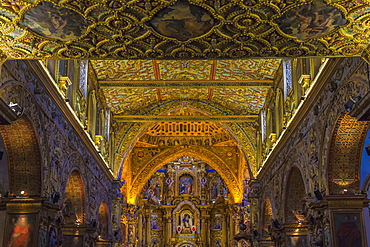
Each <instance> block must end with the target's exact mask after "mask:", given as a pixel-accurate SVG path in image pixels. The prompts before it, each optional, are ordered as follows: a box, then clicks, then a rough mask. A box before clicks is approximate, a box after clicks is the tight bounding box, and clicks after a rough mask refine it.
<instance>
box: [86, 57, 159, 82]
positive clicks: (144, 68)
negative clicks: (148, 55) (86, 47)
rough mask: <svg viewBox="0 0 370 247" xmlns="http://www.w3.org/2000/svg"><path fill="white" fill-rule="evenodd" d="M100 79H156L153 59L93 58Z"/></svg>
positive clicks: (92, 62)
mask: <svg viewBox="0 0 370 247" xmlns="http://www.w3.org/2000/svg"><path fill="white" fill-rule="evenodd" d="M91 64H92V66H93V68H94V69H95V72H96V74H97V76H98V80H105V81H108V80H113V81H116V80H155V73H154V67H153V61H152V60H92V61H91Z"/></svg>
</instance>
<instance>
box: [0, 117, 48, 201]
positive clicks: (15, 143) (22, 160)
mask: <svg viewBox="0 0 370 247" xmlns="http://www.w3.org/2000/svg"><path fill="white" fill-rule="evenodd" d="M0 133H1V135H2V137H3V140H4V144H5V148H6V153H7V157H8V168H9V193H10V194H14V195H19V194H20V192H21V191H25V194H27V195H40V194H41V181H42V179H41V160H40V149H39V144H38V141H37V136H36V133H35V130H34V128H33V125H32V123H31V121H30V120H29V119H28V118H27V117H26V116H22V117H21V118H20V119H18V120H17V121H15V122H13V123H12V124H11V125H1V126H0Z"/></svg>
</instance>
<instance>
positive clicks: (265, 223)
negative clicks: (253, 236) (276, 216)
mask: <svg viewBox="0 0 370 247" xmlns="http://www.w3.org/2000/svg"><path fill="white" fill-rule="evenodd" d="M272 219H273V214H272V207H271V203H270V200H269V199H268V198H266V199H265V202H264V207H263V211H262V236H266V235H268V232H269V227H270V225H271V220H272Z"/></svg>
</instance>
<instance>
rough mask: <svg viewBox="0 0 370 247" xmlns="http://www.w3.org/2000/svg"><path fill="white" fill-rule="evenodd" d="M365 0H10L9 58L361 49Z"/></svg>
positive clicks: (5, 54) (5, 43) (6, 7)
mask: <svg viewBox="0 0 370 247" xmlns="http://www.w3.org/2000/svg"><path fill="white" fill-rule="evenodd" d="M369 13H370V5H369V1H360V0H335V1H334V0H315V1H314V0H300V1H291V0H281V1H274V0H254V1H250V0H244V1H243V0H240V1H239V0H188V1H187V0H156V1H154V0H89V1H85V0H83V1H80V0H64V1H58V0H54V1H41V0H17V1H12V0H3V1H1V3H0V34H1V37H0V40H1V42H0V51H1V56H2V58H8V59H20V58H24V59H31V58H34V59H35V58H36V59H37V58H43V59H47V58H59V59H66V58H67V59H68V58H71V59H73V58H81V59H83V58H84V59H117V60H120V59H126V60H127V59H144V60H152V59H157V60H163V59H165V60H170V59H198V60H201V59H206V58H207V59H210V58H211V59H212V58H213V59H246V58H267V57H270V58H272V57H275V58H276V57H302V56H360V55H362V54H363V52H364V51H366V49H367V47H368V45H369V42H370V39H369V35H370V32H369V28H370V21H369V20H370V15H369Z"/></svg>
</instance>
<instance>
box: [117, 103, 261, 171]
mask: <svg viewBox="0 0 370 247" xmlns="http://www.w3.org/2000/svg"><path fill="white" fill-rule="evenodd" d="M183 104H184V100H173V101H169V102H165V103H163V104H161V105H158V106H156V107H155V108H151V109H143V110H142V111H141V112H140V113H141V114H143V115H149V114H153V115H164V114H168V113H169V112H172V111H176V110H179V109H181V108H182V107H183ZM186 108H187V109H192V110H194V111H198V112H199V113H200V114H201V115H208V114H210V115H213V114H214V115H228V114H232V112H230V110H228V109H225V108H223V107H221V106H219V105H214V104H210V103H209V102H202V101H199V100H191V99H187V100H186ZM200 109H202V110H200ZM221 125H222V126H223V128H224V129H225V130H226V131H227V132H229V133H230V134H231V135H232V136H233V137H235V140H237V142H238V143H239V146H240V148H241V150H242V151H243V153H244V154H245V156H246V157H248V164H249V166H250V170H251V171H252V173H253V176H256V175H257V166H256V158H257V157H256V147H255V141H254V140H253V139H251V136H250V135H252V136H253V135H254V133H251V131H250V130H249V131H248V128H250V126H249V127H248V128H245V127H246V126H245V125H244V124H242V123H223V124H221ZM122 126H123V127H122V128H121V130H119V132H120V133H118V135H117V136H119V137H120V138H119V139H120V141H119V142H118V145H117V146H116V151H115V152H116V153H117V155H116V161H115V162H116V163H117V164H119V165H117V168H118V169H117V170H115V171H114V172H115V174H116V173H117V174H118V175H119V173H120V172H121V170H122V166H123V164H124V158H125V157H127V155H128V153H129V152H130V151H131V150H132V147H133V145H132V144H133V143H136V141H137V139H138V138H140V137H141V135H142V134H143V133H145V132H146V131H147V129H148V128H149V127H150V126H152V123H150V124H146V125H145V124H143V123H133V124H125V125H122ZM137 133H140V134H137ZM118 177H119V176H118Z"/></svg>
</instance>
